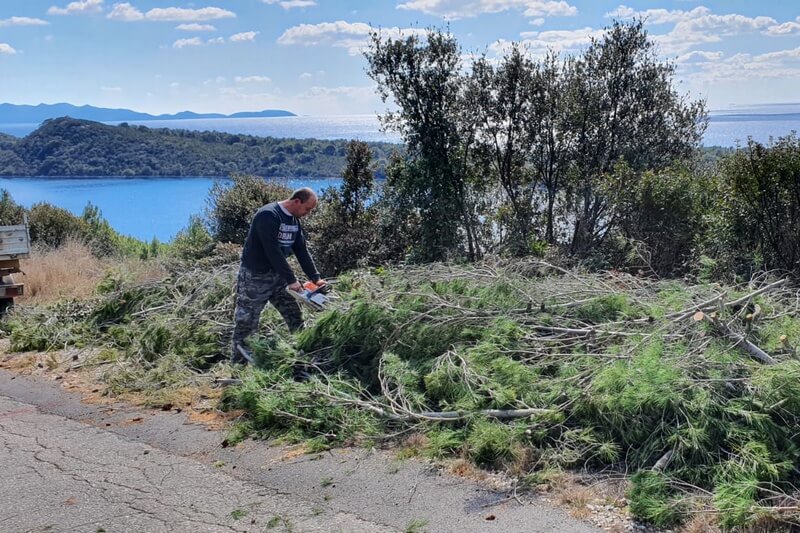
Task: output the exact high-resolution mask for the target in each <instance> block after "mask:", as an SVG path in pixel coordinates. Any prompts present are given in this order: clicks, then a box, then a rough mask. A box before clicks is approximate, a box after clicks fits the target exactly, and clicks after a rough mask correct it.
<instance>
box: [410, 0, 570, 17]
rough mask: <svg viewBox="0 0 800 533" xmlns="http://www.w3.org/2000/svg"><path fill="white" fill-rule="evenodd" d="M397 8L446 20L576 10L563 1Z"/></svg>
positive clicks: (433, 1) (451, 2)
mask: <svg viewBox="0 0 800 533" xmlns="http://www.w3.org/2000/svg"><path fill="white" fill-rule="evenodd" d="M397 9H405V10H409V11H422V12H423V13H426V14H428V15H434V16H437V17H442V18H445V19H448V20H458V19H463V18H473V17H477V16H478V15H483V14H486V13H501V12H503V11H508V10H512V9H513V10H517V11H523V15H524V16H526V17H530V18H533V17H541V16H546V17H553V16H562V17H566V16H573V15H577V14H578V9H577V8H576V7H575V6H572V5H570V4H568V3H567V2H565V1H564V0H408V1H406V2H404V3H402V4H398V6H397Z"/></svg>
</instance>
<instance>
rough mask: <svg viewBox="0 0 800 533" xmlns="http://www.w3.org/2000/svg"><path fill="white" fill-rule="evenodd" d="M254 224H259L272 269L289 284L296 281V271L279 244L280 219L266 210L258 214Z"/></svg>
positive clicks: (263, 244) (261, 237) (260, 237)
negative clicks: (293, 270)
mask: <svg viewBox="0 0 800 533" xmlns="http://www.w3.org/2000/svg"><path fill="white" fill-rule="evenodd" d="M253 224H256V225H257V226H256V228H257V230H258V239H259V241H260V242H261V247H262V248H263V249H264V254H265V255H266V256H267V261H269V264H270V266H271V267H272V270H274V271H275V272H277V273H278V274H280V275H281V277H282V278H283V279H284V281H285V282H286V284H287V285H291V284H292V283H296V282H297V278H295V277H294V272H292V268H291V267H290V266H289V263H288V262H287V261H286V258H285V257H284V256H283V252H282V251H281V246H280V244H278V228H279V227H280V224H281V222H280V220H278V219H277V218H275V216H274V215H272V213H270V212H269V211H264V212H262V213H259V214H258V215H257V217H256V220H253Z"/></svg>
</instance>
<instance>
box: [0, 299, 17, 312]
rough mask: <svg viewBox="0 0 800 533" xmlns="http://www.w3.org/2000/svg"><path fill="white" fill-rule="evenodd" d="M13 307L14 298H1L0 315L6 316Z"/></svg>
mask: <svg viewBox="0 0 800 533" xmlns="http://www.w3.org/2000/svg"><path fill="white" fill-rule="evenodd" d="M13 307H14V298H0V316H5V314H6V313H7V312H8V311H10V310H11V309H12V308H13Z"/></svg>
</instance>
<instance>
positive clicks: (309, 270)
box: [292, 228, 322, 283]
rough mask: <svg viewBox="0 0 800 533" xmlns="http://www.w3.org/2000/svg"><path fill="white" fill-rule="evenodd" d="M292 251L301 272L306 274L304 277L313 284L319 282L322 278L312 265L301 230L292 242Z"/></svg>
mask: <svg viewBox="0 0 800 533" xmlns="http://www.w3.org/2000/svg"><path fill="white" fill-rule="evenodd" d="M292 251H293V252H294V255H295V257H297V261H298V262H299V263H300V267H301V268H302V269H303V272H305V273H306V276H308V278H309V279H310V280H311V281H313V282H314V283H316V282H317V281H319V279H320V278H321V277H322V276H320V275H319V272H318V271H317V266H316V265H315V264H314V259H312V258H311V254H310V253H309V252H308V247H307V246H306V237H305V234H304V232H303V228H300V231H299V232H298V233H297V238H296V239H295V240H294V245H292Z"/></svg>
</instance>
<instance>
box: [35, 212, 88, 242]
mask: <svg viewBox="0 0 800 533" xmlns="http://www.w3.org/2000/svg"><path fill="white" fill-rule="evenodd" d="M28 220H29V222H30V233H31V241H32V242H33V243H36V244H40V245H44V246H47V247H51V248H57V247H59V246H61V245H62V244H64V243H65V242H66V241H68V240H69V239H76V240H80V241H85V240H86V237H87V235H88V233H89V225H88V224H87V223H86V222H85V221H84V220H82V219H80V218H79V217H77V216H75V215H73V214H72V213H70V212H69V211H67V210H66V209H62V208H61V207H56V206H54V205H51V204H48V203H38V204H35V205H34V206H33V207H32V208H31V211H30V214H29V215H28Z"/></svg>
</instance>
